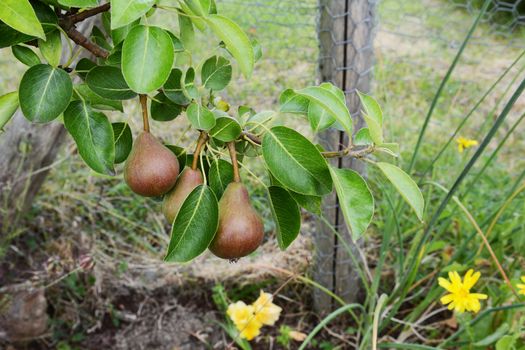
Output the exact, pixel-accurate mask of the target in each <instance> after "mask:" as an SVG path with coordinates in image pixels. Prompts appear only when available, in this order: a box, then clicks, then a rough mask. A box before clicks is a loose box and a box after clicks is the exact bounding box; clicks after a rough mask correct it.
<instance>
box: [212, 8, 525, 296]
mask: <svg viewBox="0 0 525 350" xmlns="http://www.w3.org/2000/svg"><path fill="white" fill-rule="evenodd" d="M218 3H219V6H221V10H222V11H223V12H225V13H227V14H228V15H229V16H232V17H234V18H235V19H236V20H237V21H238V22H239V23H240V24H241V26H243V27H244V28H246V29H248V31H249V32H250V33H252V34H254V36H255V37H256V38H257V39H258V40H259V42H260V43H261V45H262V47H263V48H264V56H263V57H264V59H263V60H262V61H261V62H259V63H258V66H257V69H256V71H255V72H254V77H255V79H253V80H252V81H249V82H248V81H243V80H241V81H239V84H238V85H236V87H235V88H232V89H230V90H228V95H229V96H228V97H229V98H230V99H231V100H232V101H234V102H235V103H243V102H248V103H251V104H252V105H254V106H255V107H256V109H258V110H261V109H266V108H273V109H275V108H277V104H278V100H277V97H278V94H279V93H280V92H281V91H282V90H284V89H285V88H287V87H292V88H301V87H304V86H307V85H310V84H314V83H316V82H319V81H321V80H328V81H332V82H333V83H334V84H336V85H337V86H339V87H343V89H344V91H345V94H346V95H347V102H348V104H349V107H350V110H351V112H352V114H353V115H354V116H357V115H358V114H359V105H358V102H357V97H356V96H355V89H360V90H363V91H367V90H371V92H372V93H373V94H374V95H376V97H378V98H379V99H380V100H381V102H382V103H383V108H384V113H385V116H386V117H385V118H386V124H387V127H389V130H387V135H388V137H390V138H391V139H400V138H403V139H404V140H406V142H405V144H406V146H405V148H402V153H403V152H409V151H411V147H412V144H413V142H412V143H411V141H412V140H411V137H413V136H411V135H417V132H418V131H419V128H420V123H417V122H414V120H417V118H418V117H417V116H419V120H421V121H422V119H423V118H424V114H425V113H426V111H427V109H428V106H429V104H430V101H431V99H432V97H433V94H434V93H435V91H436V89H437V86H438V84H439V82H440V80H441V79H442V77H443V76H444V74H445V72H446V70H447V69H448V67H449V65H450V62H451V61H452V59H453V57H454V55H455V54H456V52H457V50H458V48H459V46H460V45H461V43H462V41H463V39H464V37H465V35H466V33H467V32H468V29H469V27H470V25H471V24H472V22H473V20H474V18H475V17H476V15H477V14H478V13H479V8H480V7H481V4H482V3H483V1H482V0H331V1H328V0H319V1H317V0H307V1H295V0H281V1H278V0H243V1H241V0H220V1H218ZM327 4H328V5H327ZM366 5H367V6H366ZM334 9H336V10H335V11H334ZM323 11H325V12H323ZM360 11H365V12H360ZM326 18H329V21H328V22H326ZM339 21H346V22H345V23H346V24H343V25H339V24H337V23H338V22H339ZM371 26H373V27H374V28H375V29H374V30H373V31H372V32H371V34H370V37H368V38H360V39H359V35H357V34H358V33H359V31H362V30H368V29H369V28H370V27H371ZM344 30H346V35H345V34H344V33H343V32H342V31H344ZM356 38H358V39H356ZM356 40H360V41H356ZM523 49H525V0H515V1H512V0H507V1H502V0H492V4H491V6H490V7H489V11H488V12H487V13H486V15H485V16H484V18H483V20H482V23H481V24H480V26H479V27H478V28H477V30H476V31H475V33H474V36H473V38H472V39H471V41H470V43H469V46H468V48H467V50H466V51H465V53H464V56H463V58H462V61H461V63H460V65H459V66H458V68H457V72H455V74H454V75H453V77H452V79H451V81H450V83H449V84H448V85H447V89H446V91H445V93H444V95H443V97H442V100H441V104H440V106H439V107H438V109H437V110H436V113H435V114H436V116H435V118H433V121H432V123H431V125H430V127H429V129H428V130H429V132H428V134H429V136H428V139H427V140H426V142H425V145H424V148H427V147H428V148H431V149H435V147H436V146H437V145H439V144H442V142H443V135H445V136H446V135H449V134H450V133H451V129H450V125H451V124H452V125H453V124H454V123H457V122H459V120H460V118H462V117H463V116H464V115H465V112H466V110H465V108H466V107H471V106H472V105H474V103H475V102H476V101H477V99H478V98H479V97H480V96H481V95H482V93H483V92H484V91H485V89H486V88H487V86H489V84H490V83H492V82H493V81H495V80H496V78H497V77H498V76H499V75H500V74H501V73H502V72H503V71H504V70H505V69H506V67H507V66H508V65H509V64H510V63H511V62H512V61H513V60H514V59H515V58H516V57H517V56H518V55H519V54H520V53H521V52H522V50H523ZM372 51H373V55H371V54H368V52H372ZM343 56H344V57H343ZM363 57H367V59H366V60H363ZM343 73H344V74H343ZM521 73H522V72H520V71H513V72H512V74H509V79H506V80H504V81H503V82H502V84H501V85H502V86H503V87H505V86H506V85H512V79H513V78H514V79H516V77H517V76H518V75H519V74H521ZM371 75H373V79H372V85H371V86H368V82H369V78H370V76H371ZM343 76H344V78H343ZM343 80H344V81H343ZM499 92H501V93H504V92H505V90H504V88H501V89H499ZM495 104H496V101H495V100H494V99H492V100H490V101H489V103H488V104H487V106H485V107H483V108H481V109H480V114H483V113H485V114H486V117H485V119H489V117H490V114H488V113H489V112H490V110H491V109H493V108H494V105H495ZM407 116H416V117H415V118H414V117H412V118H407V119H405V118H406V117H407ZM478 120H479V121H478V122H477V123H472V125H471V126H470V127H469V128H468V129H467V132H471V133H472V134H473V135H474V134H475V132H476V130H481V129H480V128H481V126H482V123H483V118H478ZM443 121H446V122H443ZM286 123H291V125H293V126H294V127H295V128H296V129H297V121H291V122H290V121H286ZM388 125H389V126H388ZM400 130H403V132H402V133H401V132H400ZM478 132H479V131H478ZM432 135H438V137H434V136H432ZM474 136H476V135H474ZM478 136H479V135H478ZM339 137H340V135H339V134H338V133H337V132H335V133H332V134H331V135H328V136H326V135H324V136H323V137H322V138H321V139H322V140H321V141H322V143H323V144H324V145H327V144H328V145H329V146H331V147H332V148H333V147H337V146H338V144H340V143H341V142H342V141H343V140H342V139H339ZM524 149H525V147H524ZM422 151H423V152H424V151H425V150H424V149H422ZM336 165H339V166H345V167H346V166H354V167H355V166H356V164H336ZM325 214H326V217H327V219H328V220H329V221H330V222H332V224H333V229H335V230H336V231H338V232H339V234H342V235H343V237H344V240H345V242H341V241H340V240H338V239H337V238H334V235H333V233H330V232H331V229H326V228H321V229H319V230H318V232H316V233H315V234H314V240H315V247H316V261H315V266H314V272H313V275H314V277H315V278H316V280H317V281H318V282H321V283H322V284H324V285H325V286H326V287H328V288H330V289H331V290H333V291H335V292H336V293H337V294H338V295H340V296H342V297H343V298H345V297H346V296H351V297H354V296H355V290H353V289H355V288H352V286H354V285H355V284H356V283H357V282H358V281H357V277H356V275H355V272H353V271H352V268H351V266H352V264H353V262H352V259H351V258H350V256H348V255H345V254H343V253H342V252H344V251H346V249H345V248H346V246H347V245H348V243H351V240H350V239H349V236H348V232H347V231H346V228H345V225H344V222H343V221H342V217H341V215H340V211H339V210H338V207H337V201H336V200H335V198H333V199H330V200H328V201H327V203H325ZM361 258H362V257H360V256H358V254H357V253H356V259H357V260H360V259H361ZM320 294H321V293H320ZM320 294H318V295H316V298H322V295H320Z"/></svg>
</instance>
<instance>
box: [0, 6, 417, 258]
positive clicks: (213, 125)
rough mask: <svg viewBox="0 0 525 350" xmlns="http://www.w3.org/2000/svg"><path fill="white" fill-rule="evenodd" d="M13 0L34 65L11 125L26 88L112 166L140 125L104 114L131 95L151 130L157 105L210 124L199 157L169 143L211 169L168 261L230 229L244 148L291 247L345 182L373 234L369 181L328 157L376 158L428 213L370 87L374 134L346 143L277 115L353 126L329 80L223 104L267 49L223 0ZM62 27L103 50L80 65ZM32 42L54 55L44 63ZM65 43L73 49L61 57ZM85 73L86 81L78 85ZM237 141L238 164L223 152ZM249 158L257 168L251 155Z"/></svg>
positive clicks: (360, 225) (22, 56)
mask: <svg viewBox="0 0 525 350" xmlns="http://www.w3.org/2000/svg"><path fill="white" fill-rule="evenodd" d="M9 8H12V9H13V11H14V12H16V13H17V14H18V18H17V19H18V21H12V20H11V19H8V18H6V17H5V16H4V17H2V18H1V19H2V20H3V22H2V23H1V24H2V26H3V27H2V28H4V29H5V30H6V31H7V32H8V33H9V35H8V36H6V37H5V38H7V39H9V40H5V41H6V42H3V43H2V47H7V46H12V47H13V53H14V54H15V57H17V58H18V59H19V60H20V61H21V62H23V63H25V64H27V65H28V66H30V68H29V69H28V70H27V71H26V72H25V73H24V75H23V77H22V80H21V83H20V86H19V90H18V92H13V93H10V94H8V95H4V96H2V98H1V99H0V102H1V104H0V111H1V113H2V114H1V119H0V120H3V121H5V122H3V124H5V123H6V122H7V121H8V119H9V118H10V116H11V115H12V114H13V113H14V110H15V103H14V102H16V99H15V97H16V94H17V93H18V101H19V103H20V108H21V110H22V112H23V113H24V115H25V116H26V118H27V119H29V120H30V121H32V122H36V123H48V122H52V121H54V120H59V118H60V117H61V116H62V118H63V122H64V125H65V126H66V129H67V130H68V131H69V133H70V134H71V136H72V137H73V139H74V140H75V142H76V145H77V147H78V151H79V154H80V156H81V157H82V159H83V160H84V161H85V163H86V164H87V165H88V166H89V167H90V168H91V169H92V170H93V171H95V172H97V173H99V174H103V175H108V176H114V175H115V164H118V163H121V162H124V161H126V158H127V157H128V155H130V154H131V155H132V156H133V155H134V153H133V152H130V151H131V148H132V147H133V140H132V135H131V134H132V133H131V130H130V128H129V125H127V123H125V124H123V123H112V122H111V120H110V118H108V116H107V115H106V114H105V112H104V111H106V110H122V101H124V100H128V99H134V98H136V97H137V95H138V97H139V100H140V103H141V107H142V112H143V124H144V125H143V126H144V127H143V128H144V132H149V118H150V116H149V114H150V113H151V117H152V119H153V120H154V121H155V122H169V121H172V120H173V119H176V118H177V117H178V116H179V115H184V116H185V117H186V119H187V122H188V124H189V126H190V129H191V130H195V131H198V132H199V138H198V140H197V141H198V142H197V147H196V150H195V152H194V154H193V155H191V154H189V153H188V152H182V151H180V149H179V148H178V146H179V145H170V147H171V148H170V149H171V150H174V151H175V152H176V155H177V158H178V162H179V163H183V165H184V164H186V166H190V164H191V167H192V168H193V169H197V168H200V169H201V171H202V172H203V173H204V175H205V176H204V183H203V184H202V185H200V186H198V187H197V188H195V189H194V190H193V191H192V192H191V194H189V195H188V196H187V198H185V199H184V203H183V204H182V205H181V206H180V211H179V212H178V215H177V217H176V218H175V219H174V222H173V227H172V235H171V242H170V244H169V247H168V251H167V255H166V260H168V261H179V262H186V261H190V260H191V259H193V258H195V257H196V256H198V255H200V254H201V253H202V252H203V251H204V250H206V248H207V247H208V246H209V245H210V244H211V242H212V241H213V239H214V236H215V235H216V232H217V230H218V229H217V228H218V227H220V225H218V221H217V220H218V217H219V215H218V213H219V200H220V198H221V196H222V193H223V191H224V190H225V187H226V186H225V185H227V184H228V183H229V182H231V181H235V182H238V181H240V175H239V169H238V164H237V163H238V161H237V157H238V158H239V160H242V159H243V158H244V157H256V158H260V159H261V160H263V161H264V163H263V164H264V167H265V168H266V169H267V171H268V173H269V175H270V178H271V183H266V182H264V181H261V182H262V183H263V184H264V187H266V188H267V196H268V198H269V203H270V205H271V210H272V213H273V216H274V221H275V223H276V228H277V240H278V242H279V245H280V247H281V248H282V249H286V248H287V247H288V246H289V245H290V244H291V243H292V242H293V240H294V239H295V238H296V237H297V235H298V233H299V230H300V222H301V215H300V211H299V209H300V208H301V207H303V208H305V209H312V205H311V203H310V201H309V200H307V201H305V200H304V199H305V198H307V197H312V198H314V197H315V198H319V197H322V196H325V195H327V194H329V193H331V192H332V190H333V188H334V187H335V190H336V192H337V193H338V195H339V196H340V198H342V199H343V200H342V202H341V206H342V209H343V213H344V215H345V219H346V221H347V224H348V227H349V229H350V231H351V232H352V235H353V237H354V239H358V238H360V237H362V236H363V235H364V234H365V232H366V230H367V227H368V226H369V224H370V221H371V219H372V216H373V213H374V204H373V197H372V194H371V191H370V188H369V186H368V185H367V183H366V181H365V180H364V179H363V178H362V177H361V176H360V175H359V174H358V173H355V172H353V171H350V170H341V169H333V168H331V167H329V166H328V163H327V161H326V158H332V157H353V158H359V159H362V160H363V161H367V162H369V163H370V164H374V165H377V167H378V168H379V169H381V171H382V172H383V173H384V174H385V176H386V179H388V180H389V181H390V182H392V184H393V185H394V187H395V188H396V189H397V190H398V191H399V192H400V193H401V194H402V195H403V197H404V198H405V199H406V200H407V202H408V203H409V204H410V205H411V206H412V207H413V209H414V211H415V212H416V214H417V216H418V217H419V218H421V213H422V211H423V207H424V203H423V200H422V196H421V193H420V192H419V189H418V187H417V185H416V184H415V182H414V181H412V180H411V179H410V177H409V176H408V175H407V174H406V173H404V172H403V171H402V170H401V169H400V168H398V167H396V166H395V165H393V164H390V163H384V162H376V161H374V157H375V156H376V154H378V153H380V152H384V151H385V150H386V149H393V148H395V147H393V146H392V144H390V143H385V141H384V137H383V132H382V129H383V114H382V111H381V108H380V107H379V105H378V103H377V102H376V101H375V100H374V99H373V98H372V97H371V96H367V95H365V94H361V95H360V97H361V99H362V101H363V106H364V115H365V120H366V121H367V124H368V131H369V133H368V134H367V135H369V136H366V135H364V134H363V133H361V134H359V142H354V141H352V140H351V141H350V144H349V145H347V146H346V147H345V148H344V149H343V150H333V151H332V150H322V149H320V148H319V146H317V145H315V144H314V143H313V142H312V140H310V139H309V138H307V137H305V136H303V135H302V134H300V133H299V132H297V131H295V130H293V129H291V128H288V127H284V126H279V125H274V124H275V122H276V117H277V116H280V115H286V114H288V113H293V114H297V115H300V116H302V117H303V118H304V119H305V120H309V122H310V124H311V126H312V129H313V131H314V132H319V131H322V130H326V129H328V128H330V127H335V124H336V123H337V124H338V125H340V126H342V127H343V128H344V130H345V131H346V132H347V133H348V134H349V135H351V134H352V133H353V124H354V120H353V119H352V117H351V115H350V113H349V111H348V109H347V107H346V102H345V97H344V93H343V92H342V91H341V90H340V89H338V88H337V87H335V86H334V85H332V84H330V83H323V84H321V85H319V86H310V87H306V88H302V89H297V90H293V89H286V90H285V91H284V92H283V93H282V94H281V96H280V103H281V106H280V110H279V111H276V112H271V111H265V112H264V113H263V112H261V113H256V112H255V111H254V110H253V109H252V108H250V107H249V106H242V108H241V107H239V114H237V115H235V114H232V113H228V112H227V111H225V109H226V110H227V109H228V108H229V107H228V108H224V106H222V105H221V104H220V103H219V102H221V99H220V95H218V93H219V92H220V91H221V90H223V89H225V88H226V87H227V85H228V84H229V83H230V82H231V80H232V75H233V74H234V73H235V71H236V70H239V71H240V72H241V73H242V75H243V76H244V77H245V78H246V79H251V77H252V72H253V69H254V64H255V62H256V60H258V59H259V58H260V51H261V50H260V47H259V45H258V43H257V41H255V40H252V39H250V37H249V36H248V35H247V34H246V33H245V32H244V30H243V29H242V28H241V27H240V26H239V25H238V24H236V23H235V22H234V21H233V20H231V19H230V18H228V17H225V16H223V15H221V14H219V13H218V9H217V6H216V4H215V2H214V1H212V0H185V1H179V2H177V6H172V3H171V2H169V1H160V2H155V1H153V0H152V1H136V0H133V1H129V2H128V1H120V0H112V1H111V3H107V4H103V5H99V4H98V2H97V1H88V2H75V1H62V0H60V1H58V2H51V3H49V2H44V1H33V2H29V1H28V0H22V1H17V2H9ZM108 11H109V12H108ZM159 11H166V12H168V13H171V14H175V15H177V18H178V19H179V28H178V29H179V30H178V32H172V31H169V30H167V29H164V28H161V27H156V26H152V25H150V24H148V17H150V16H155V15H156V13H157V12H159ZM108 13H109V15H107V14H108ZM100 14H103V15H102V16H103V19H104V21H103V22H104V26H103V27H102V28H98V27H95V28H94V30H93V34H92V36H91V40H89V39H87V38H84V37H82V34H80V33H79V32H78V31H76V30H75V25H76V24H77V23H79V22H81V21H83V20H84V19H86V18H89V17H91V16H95V15H100ZM48 27H49V28H48ZM196 31H201V32H206V33H208V32H211V33H212V34H213V35H215V37H216V38H217V39H216V46H215V47H214V54H213V55H211V56H210V57H205V58H204V59H202V60H201V61H200V62H194V54H193V52H194V49H195V48H196V47H199V46H202V43H201V42H198V41H197V39H196V36H195V33H196ZM62 36H64V37H67V38H68V39H70V40H71V41H73V42H74V43H77V45H80V46H81V47H82V48H84V49H86V50H87V51H89V52H90V53H91V54H92V55H94V56H95V57H96V60H89V59H82V60H80V61H79V62H78V63H77V65H76V67H71V66H70V64H71V62H73V61H74V58H75V55H76V53H75V50H74V49H72V45H71V44H68V45H64V47H63V45H62V40H61V38H62ZM35 38H38V40H37V41H35V40H34V39H35ZM32 45H35V46H37V47H38V49H39V51H40V53H41V56H42V57H43V59H44V61H45V62H47V63H42V61H41V60H40V57H39V56H38V55H36V53H35V52H34V51H33V49H32V47H31V46H32ZM68 48H69V51H68V50H67V49H68ZM63 52H64V54H65V56H66V59H62V58H61V57H62V53H63ZM75 76H78V77H79V78H80V79H81V81H80V82H77V81H75V83H73V78H74V77H75ZM148 102H150V104H151V107H150V108H148ZM268 117H269V118H268ZM190 132H191V131H190ZM232 145H233V146H234V147H233V148H232V147H230V146H232ZM137 147H138V146H137ZM226 150H229V153H230V158H231V163H230V162H228V161H227V160H225V159H223V158H225V157H224V155H225V153H226V152H225V151H226ZM130 158H131V157H130ZM130 163H131V161H130ZM210 163H211V166H210ZM179 165H180V164H179ZM241 165H242V164H241ZM242 168H243V169H245V170H246V172H247V173H248V175H250V174H251V173H250V171H249V169H247V168H245V166H244V165H242ZM126 169H127V168H126ZM117 171H118V168H117ZM126 171H127V170H126ZM125 178H126V179H127V178H128V175H127V174H126V176H125ZM208 183H209V185H208ZM334 185H335V186H334ZM147 192H148V191H145V192H144V193H147ZM301 199H302V200H301ZM306 202H308V203H306ZM221 210H222V209H221Z"/></svg>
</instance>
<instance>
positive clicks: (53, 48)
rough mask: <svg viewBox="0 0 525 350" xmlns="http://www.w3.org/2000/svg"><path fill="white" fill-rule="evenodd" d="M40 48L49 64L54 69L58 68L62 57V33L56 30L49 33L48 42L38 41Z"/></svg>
mask: <svg viewBox="0 0 525 350" xmlns="http://www.w3.org/2000/svg"><path fill="white" fill-rule="evenodd" d="M38 48H39V49H40V52H41V53H42V56H44V58H45V59H46V61H47V63H49V64H50V65H52V66H53V67H58V65H59V64H60V58H61V57H62V39H61V37H60V31H59V30H54V31H52V32H50V33H47V35H46V40H43V39H38Z"/></svg>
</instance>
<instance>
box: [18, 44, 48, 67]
mask: <svg viewBox="0 0 525 350" xmlns="http://www.w3.org/2000/svg"><path fill="white" fill-rule="evenodd" d="M11 50H12V51H13V55H14V56H15V57H16V58H17V59H18V60H19V61H20V62H22V63H23V64H25V65H26V66H29V67H32V66H36V65H37V64H40V63H41V62H40V58H39V57H38V55H37V54H36V53H35V52H34V51H33V50H31V49H30V48H29V47H26V46H20V45H15V46H13V47H11Z"/></svg>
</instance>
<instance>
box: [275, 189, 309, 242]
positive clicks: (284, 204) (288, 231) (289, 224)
mask: <svg viewBox="0 0 525 350" xmlns="http://www.w3.org/2000/svg"><path fill="white" fill-rule="evenodd" d="M268 193H269V194H270V204H271V209H272V214H273V219H274V221H275V226H276V229H277V242H278V243H279V248H281V249H282V250H285V249H286V248H288V247H289V246H290V244H292V242H293V241H294V240H295V239H296V238H297V235H298V234H299V231H300V230H301V211H300V210H299V206H298V205H297V203H296V202H295V200H294V199H293V198H292V196H291V195H290V193H288V191H286V190H285V189H284V188H282V187H279V186H270V187H269V188H268Z"/></svg>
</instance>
